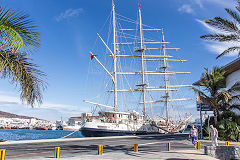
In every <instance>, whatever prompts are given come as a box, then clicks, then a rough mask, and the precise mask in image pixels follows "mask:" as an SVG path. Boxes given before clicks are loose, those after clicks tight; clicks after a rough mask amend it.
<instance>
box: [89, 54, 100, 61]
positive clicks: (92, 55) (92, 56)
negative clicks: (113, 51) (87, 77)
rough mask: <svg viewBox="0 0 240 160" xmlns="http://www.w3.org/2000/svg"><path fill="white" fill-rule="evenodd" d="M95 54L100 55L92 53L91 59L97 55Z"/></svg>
mask: <svg viewBox="0 0 240 160" xmlns="http://www.w3.org/2000/svg"><path fill="white" fill-rule="evenodd" d="M95 56H98V55H94V54H91V57H90V58H91V60H92V59H93V58H94V57H95Z"/></svg>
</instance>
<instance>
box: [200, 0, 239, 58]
mask: <svg viewBox="0 0 240 160" xmlns="http://www.w3.org/2000/svg"><path fill="white" fill-rule="evenodd" d="M225 10H226V12H227V13H228V14H229V15H230V16H231V17H232V18H233V21H231V20H228V19H224V18H221V17H215V18H213V19H209V20H206V21H205V23H207V24H208V25H210V26H212V27H214V28H216V29H217V30H219V31H220V33H215V34H207V35H203V36H201V37H200V38H203V39H206V40H213V41H218V42H237V44H236V45H235V46H232V47H229V48H227V49H226V50H224V51H223V52H222V53H220V54H219V55H218V56H217V57H216V58H217V59H218V58H219V57H222V56H223V55H226V54H229V53H231V52H234V51H238V55H240V45H238V44H239V41H240V28H239V26H240V14H239V13H240V2H238V6H236V11H234V10H232V9H229V8H225Z"/></svg>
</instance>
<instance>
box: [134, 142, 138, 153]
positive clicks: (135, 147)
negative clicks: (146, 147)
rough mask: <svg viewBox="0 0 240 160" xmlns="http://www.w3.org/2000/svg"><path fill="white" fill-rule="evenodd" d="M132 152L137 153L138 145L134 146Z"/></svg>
mask: <svg viewBox="0 0 240 160" xmlns="http://www.w3.org/2000/svg"><path fill="white" fill-rule="evenodd" d="M134 152H138V144H134Z"/></svg>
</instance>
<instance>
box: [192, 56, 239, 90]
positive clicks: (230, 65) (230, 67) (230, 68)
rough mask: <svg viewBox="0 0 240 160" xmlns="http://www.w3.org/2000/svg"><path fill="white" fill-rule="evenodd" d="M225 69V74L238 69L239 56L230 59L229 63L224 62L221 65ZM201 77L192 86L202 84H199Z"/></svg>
mask: <svg viewBox="0 0 240 160" xmlns="http://www.w3.org/2000/svg"><path fill="white" fill-rule="evenodd" d="M222 68H223V69H224V70H225V71H226V75H229V74H231V73H233V72H235V71H237V70H240V57H239V58H237V59H235V60H233V61H231V62H230V63H228V64H226V65H225V66H223V67H222ZM200 82H201V79H200V80H198V81H197V82H194V83H193V85H194V86H202V85H200Z"/></svg>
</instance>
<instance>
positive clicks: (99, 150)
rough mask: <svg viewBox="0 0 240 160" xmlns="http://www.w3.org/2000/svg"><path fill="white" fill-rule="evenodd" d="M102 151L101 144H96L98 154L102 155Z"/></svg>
mask: <svg viewBox="0 0 240 160" xmlns="http://www.w3.org/2000/svg"><path fill="white" fill-rule="evenodd" d="M102 153H103V145H98V155H102Z"/></svg>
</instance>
